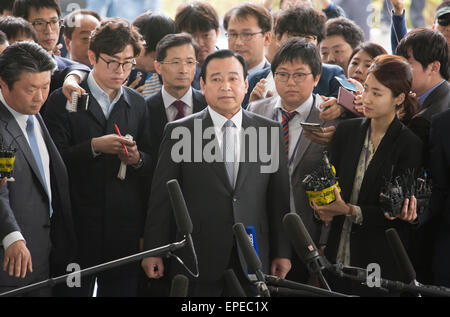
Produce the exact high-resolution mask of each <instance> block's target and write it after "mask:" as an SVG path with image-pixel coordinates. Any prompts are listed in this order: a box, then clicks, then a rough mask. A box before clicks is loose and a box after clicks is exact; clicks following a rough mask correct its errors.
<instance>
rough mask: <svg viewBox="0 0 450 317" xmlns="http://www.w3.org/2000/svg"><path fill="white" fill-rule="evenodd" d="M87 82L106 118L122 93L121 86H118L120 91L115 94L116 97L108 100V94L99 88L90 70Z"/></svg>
mask: <svg viewBox="0 0 450 317" xmlns="http://www.w3.org/2000/svg"><path fill="white" fill-rule="evenodd" d="M87 84H88V86H89V89H90V91H91V94H92V96H93V97H94V98H95V100H97V102H98V104H99V105H100V107H101V108H102V111H103V114H104V115H105V117H106V119H108V117H109V114H110V113H111V111H112V110H113V108H114V106H115V104H116V103H117V102H118V101H119V99H120V97H122V95H123V87H122V86H121V87H120V91H119V93H118V94H117V96H116V98H114V100H113V101H112V102H110V101H109V95H108V94H107V93H106V92H104V91H103V89H101V88H100V86H99V85H98V84H97V82H96V81H95V79H94V75H93V74H92V72H90V73H89V76H88V79H87Z"/></svg>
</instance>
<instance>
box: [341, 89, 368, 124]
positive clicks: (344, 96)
mask: <svg viewBox="0 0 450 317" xmlns="http://www.w3.org/2000/svg"><path fill="white" fill-rule="evenodd" d="M354 101H355V95H354V94H353V93H352V92H351V91H348V90H347V89H345V88H343V87H339V94H338V99H337V103H338V104H339V105H341V106H342V107H344V108H345V109H347V110H348V111H350V112H351V113H353V114H354V115H356V116H358V117H363V114H362V113H360V112H358V111H356V109H355V104H354Z"/></svg>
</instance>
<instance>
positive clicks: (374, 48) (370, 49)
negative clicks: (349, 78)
mask: <svg viewBox="0 0 450 317" xmlns="http://www.w3.org/2000/svg"><path fill="white" fill-rule="evenodd" d="M359 51H363V52H366V53H367V54H368V55H369V56H370V57H371V58H372V59H374V58H375V57H377V56H379V55H384V54H387V53H388V52H386V50H385V49H384V47H383V46H381V45H378V44H376V43H373V42H364V43H362V44H361V45H359V46H358V47H356V48H355V49H354V50H353V52H352V55H350V58H349V62H350V61H351V60H352V58H353V56H355V55H356V54H358V52H359Z"/></svg>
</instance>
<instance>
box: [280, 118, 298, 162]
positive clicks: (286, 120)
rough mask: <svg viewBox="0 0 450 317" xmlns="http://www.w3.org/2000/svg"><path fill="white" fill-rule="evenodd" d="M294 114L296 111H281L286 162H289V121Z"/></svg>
mask: <svg viewBox="0 0 450 317" xmlns="http://www.w3.org/2000/svg"><path fill="white" fill-rule="evenodd" d="M296 114H297V111H294V112H286V111H284V110H281V117H282V121H281V126H282V128H283V135H284V142H285V146H286V155H287V159H288V161H289V121H291V120H292V118H294V117H295V115H296Z"/></svg>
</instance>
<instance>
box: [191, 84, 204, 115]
mask: <svg viewBox="0 0 450 317" xmlns="http://www.w3.org/2000/svg"><path fill="white" fill-rule="evenodd" d="M192 100H193V101H194V105H193V112H192V113H197V112H200V111H202V110H203V109H205V106H206V101H204V100H203V95H202V93H201V92H199V91H197V90H195V89H192Z"/></svg>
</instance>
